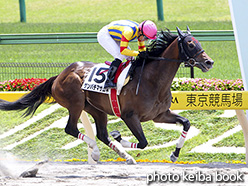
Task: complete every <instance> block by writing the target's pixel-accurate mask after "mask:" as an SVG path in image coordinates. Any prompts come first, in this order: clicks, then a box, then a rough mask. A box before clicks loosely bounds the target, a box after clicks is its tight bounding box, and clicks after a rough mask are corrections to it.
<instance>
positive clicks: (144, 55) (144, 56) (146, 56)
mask: <svg viewBox="0 0 248 186" xmlns="http://www.w3.org/2000/svg"><path fill="white" fill-rule="evenodd" d="M138 57H139V58H140V59H141V58H143V59H148V57H149V55H148V53H147V52H146V51H142V52H140V53H139V54H138Z"/></svg>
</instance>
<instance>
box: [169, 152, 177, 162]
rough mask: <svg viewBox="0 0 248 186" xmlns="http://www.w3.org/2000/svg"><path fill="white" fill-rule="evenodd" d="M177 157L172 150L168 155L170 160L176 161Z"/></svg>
mask: <svg viewBox="0 0 248 186" xmlns="http://www.w3.org/2000/svg"><path fill="white" fill-rule="evenodd" d="M177 158H178V157H176V156H175V155H174V153H173V152H172V153H171V155H170V160H171V161H172V162H176V161H177Z"/></svg>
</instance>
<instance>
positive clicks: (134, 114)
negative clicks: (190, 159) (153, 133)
mask: <svg viewBox="0 0 248 186" xmlns="http://www.w3.org/2000/svg"><path fill="white" fill-rule="evenodd" d="M177 31H178V35H175V34H172V33H171V32H169V31H162V32H161V33H160V34H159V35H158V37H157V39H156V40H154V41H153V42H152V43H151V44H150V45H149V46H148V51H147V52H148V56H149V58H148V59H146V64H145V66H144V68H143V73H142V76H141V77H142V78H141V83H140V86H139V92H138V95H136V86H137V83H138V81H139V77H140V72H141V68H142V67H141V66H140V65H137V67H136V68H135V69H134V72H133V77H132V80H131V81H130V82H129V83H128V84H127V85H126V86H124V87H123V89H122V91H121V94H120V95H119V96H118V99H119V103H120V107H121V119H122V120H123V121H124V122H125V123H126V125H127V126H128V128H129V129H130V130H131V132H132V133H133V135H134V136H135V137H136V138H137V140H138V143H131V142H128V141H126V140H124V139H122V138H121V136H120V134H118V132H117V133H115V134H114V135H113V136H114V137H115V139H116V140H117V141H118V142H119V143H116V144H115V143H113V142H112V141H111V140H110V138H109V137H108V131H107V127H106V126H107V114H110V115H113V111H112V109H111V105H110V101H109V96H108V95H107V94H100V93H96V92H91V91H84V90H82V89H81V87H82V83H83V81H84V79H85V77H86V76H87V75H88V72H89V70H90V69H91V68H93V67H94V66H95V65H96V64H94V63H92V62H76V63H72V64H71V65H70V66H68V67H67V68H66V69H65V70H64V71H63V72H61V73H60V74H59V75H58V76H55V77H51V78H50V79H48V80H47V81H46V82H45V83H43V84H41V85H39V86H38V87H36V88H35V89H34V90H33V91H31V92H30V93H28V94H27V95H25V96H24V97H22V98H20V99H19V100H17V101H15V102H7V101H3V100H1V101H0V109H1V110H23V109H27V110H26V115H30V114H32V113H34V112H35V111H36V109H37V108H38V107H39V106H40V104H42V103H43V102H44V101H45V100H46V99H47V98H48V97H51V96H52V97H53V98H54V99H55V100H56V102H57V103H59V104H60V105H62V106H63V107H65V108H67V109H68V111H69V120H68V123H67V126H66V128H65V132H66V133H67V134H70V135H72V136H74V137H75V138H79V139H81V140H83V141H85V142H86V143H87V144H88V145H89V147H90V148H92V149H93V151H92V158H93V159H94V160H96V161H97V160H99V157H100V153H99V149H98V147H97V145H96V142H95V141H93V140H91V139H90V138H89V137H88V136H86V135H84V134H82V133H80V132H79V130H78V128H77V122H78V119H79V117H80V114H81V112H82V111H83V110H84V111H86V112H87V113H89V114H90V115H92V117H93V118H94V120H95V124H96V130H97V138H98V139H99V140H101V141H102V142H103V143H105V144H106V145H107V146H109V147H110V148H112V149H113V150H114V151H115V152H117V153H118V154H119V155H120V156H121V157H122V158H125V159H127V163H130V164H131V163H135V160H134V159H133V158H132V157H131V156H130V155H128V154H127V153H126V152H125V151H124V150H123V148H121V147H122V146H123V147H130V148H139V149H144V148H145V147H146V146H147V144H148V142H147V140H146V137H145V135H144V133H143V130H142V126H141V123H140V122H145V121H148V120H153V121H154V122H159V123H180V124H182V125H183V131H182V135H181V136H180V138H179V140H178V143H177V144H176V150H175V151H174V152H172V154H171V156H170V158H171V161H173V162H175V161H176V160H177V158H178V156H179V152H180V149H181V148H182V147H183V144H184V141H185V137H186V135H187V132H188V130H189V128H190V122H189V120H188V119H186V118H184V117H182V116H179V115H177V114H175V113H173V112H171V110H170V106H171V100H172V96H171V90H170V87H171V83H172V81H173V78H174V76H175V74H176V72H177V70H178V68H179V66H180V63H182V62H184V63H187V64H189V65H191V66H196V67H198V68H200V69H201V70H202V71H203V72H207V71H208V70H209V69H211V68H212V65H213V63H214V62H213V60H212V59H211V58H210V57H209V56H208V55H207V54H206V52H205V51H204V50H203V49H202V47H201V45H200V43H199V42H198V41H197V40H196V39H195V38H194V37H193V36H192V35H191V33H190V30H189V29H188V28H187V32H186V33H183V32H182V31H181V30H180V29H179V28H177ZM115 142H116V141H115Z"/></svg>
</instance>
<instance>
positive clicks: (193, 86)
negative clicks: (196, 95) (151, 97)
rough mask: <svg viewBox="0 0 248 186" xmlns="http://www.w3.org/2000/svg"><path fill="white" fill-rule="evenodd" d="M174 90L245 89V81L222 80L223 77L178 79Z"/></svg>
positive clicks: (173, 87)
mask: <svg viewBox="0 0 248 186" xmlns="http://www.w3.org/2000/svg"><path fill="white" fill-rule="evenodd" d="M171 90H172V91H227V90H229V91H230V90H236V91H242V90H244V86H243V81H242V80H241V79H237V80H221V79H216V78H213V79H201V78H196V79H178V80H176V81H173V83H172V86H171Z"/></svg>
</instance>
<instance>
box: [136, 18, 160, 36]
mask: <svg viewBox="0 0 248 186" xmlns="http://www.w3.org/2000/svg"><path fill="white" fill-rule="evenodd" d="M139 29H140V31H141V33H142V34H143V35H145V36H146V37H148V38H149V39H156V38H157V37H156V35H157V26H156V25H155V23H153V22H152V21H150V20H146V21H143V22H142V23H140V25H139Z"/></svg>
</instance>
